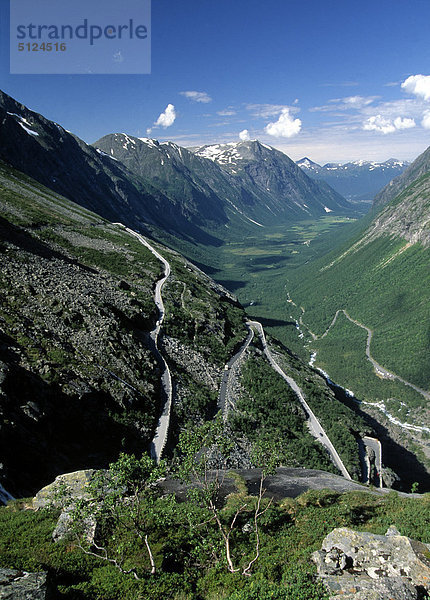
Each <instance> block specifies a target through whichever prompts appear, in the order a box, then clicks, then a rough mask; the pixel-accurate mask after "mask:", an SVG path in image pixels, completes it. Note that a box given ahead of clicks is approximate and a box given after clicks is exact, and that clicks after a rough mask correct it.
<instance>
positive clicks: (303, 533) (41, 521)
mask: <svg viewBox="0 0 430 600" xmlns="http://www.w3.org/2000/svg"><path fill="white" fill-rule="evenodd" d="M229 502H230V504H231V503H233V504H234V497H232V498H230V501H229ZM186 508H187V507H186V505H184V504H182V505H181V504H175V510H174V511H173V513H172V512H171V511H170V512H166V514H165V515H164V518H160V519H158V522H157V523H152V524H151V527H150V531H151V534H150V540H151V543H152V547H153V551H154V553H155V561H156V564H157V568H158V569H159V571H158V573H157V574H156V575H155V576H150V575H148V574H147V575H145V570H147V568H148V564H147V563H148V561H147V558H146V553H145V552H141V553H140V554H137V555H136V548H135V542H133V543H132V542H131V541H130V540H129V539H128V538H127V534H126V532H124V531H123V532H122V533H121V532H116V539H115V540H114V541H113V540H112V539H110V537H109V536H110V535H112V533H111V532H109V531H104V532H103V535H104V538H105V540H106V541H107V543H109V540H110V543H114V544H115V546H116V547H119V546H120V545H121V546H122V544H124V546H123V550H124V552H125V555H126V556H129V557H130V558H132V560H133V562H134V564H136V561H137V564H138V566H139V573H140V575H142V580H141V581H139V582H136V581H134V579H133V578H132V577H130V576H129V577H127V576H124V575H121V574H120V573H118V571H116V570H115V568H114V567H113V566H110V565H107V564H106V563H104V562H102V561H100V560H97V559H95V558H92V557H88V556H84V555H83V553H82V552H80V550H79V549H78V548H76V547H74V545H73V544H68V543H58V544H54V543H53V542H52V538H51V533H52V531H53V528H54V526H55V522H56V516H57V514H56V513H55V512H54V513H53V512H49V511H38V512H33V511H28V510H25V511H23V510H14V507H13V506H11V507H9V508H0V531H1V534H0V566H3V567H14V568H19V569H24V570H28V571H37V570H48V571H49V572H50V574H51V576H52V583H53V584H54V586H55V588H56V589H57V590H58V591H57V594H58V598H64V599H65V600H66V599H67V600H93V599H94V598H98V599H99V600H115V599H116V598H122V599H123V600H134V599H135V598H145V599H146V600H158V599H159V598H166V600H192V599H199V600H229V599H230V598H231V597H234V598H236V599H237V598H239V599H243V600H251V598H252V599H254V598H269V597H270V598H272V597H275V598H278V599H279V600H281V599H282V600H293V599H294V600H297V599H299V598H303V600H304V599H306V600H311V599H312V600H317V599H318V600H321V599H322V598H325V596H323V595H322V594H321V591H318V588H316V587H315V585H314V584H313V583H312V573H313V572H314V570H315V567H314V566H313V564H312V562H311V560H310V556H311V553H312V552H313V551H314V550H316V549H318V548H320V547H321V543H322V540H323V538H324V537H325V536H326V535H327V534H328V533H329V532H330V531H331V530H332V529H333V528H335V527H352V528H353V529H358V530H360V531H370V532H372V533H376V534H384V533H385V532H386V530H387V528H388V527H389V526H390V525H395V526H396V527H397V528H398V529H399V531H400V533H401V534H402V535H407V536H410V537H412V538H415V539H418V540H421V541H423V542H426V543H429V542H430V537H429V532H430V528H429V525H430V523H429V514H430V513H429V498H428V494H427V495H424V496H423V497H422V498H420V499H416V498H400V497H399V496H397V494H395V493H391V494H388V495H387V496H385V497H384V498H381V497H379V496H372V495H370V494H366V493H363V492H355V493H345V494H337V493H335V492H329V491H328V490H322V491H309V492H306V493H305V494H303V495H302V496H300V497H299V498H297V499H296V500H293V499H289V498H287V499H285V500H283V501H281V502H279V503H276V504H275V505H274V506H273V507H272V508H271V509H270V510H269V511H268V512H267V513H266V515H265V516H264V520H263V521H262V523H261V531H260V535H261V551H260V559H259V561H258V562H257V563H256V565H255V568H254V575H253V576H252V577H250V578H248V577H242V576H240V574H237V573H236V574H229V573H227V570H226V566H225V564H223V562H222V561H216V560H215V561H214V560H213V556H211V553H210V547H211V545H210V544H209V548H205V546H204V544H202V541H201V539H200V537H199V536H198V535H197V536H196V532H195V531H193V530H190V529H189V528H188V527H187V525H186V520H185V518H184V517H185V514H186V510H185V509H186ZM188 509H189V507H188ZM224 512H225V516H228V515H230V516H231V508H230V509H229V508H228V506H227V507H226V509H225V510H224ZM160 517H161V515H160ZM242 517H243V519H242V520H241V521H240V522H239V524H238V525H239V527H238V529H237V533H235V535H234V536H233V539H232V545H233V554H234V555H235V556H239V555H240V554H241V553H244V555H245V556H247V555H248V554H249V553H250V544H249V539H248V534H244V533H243V532H242V531H241V529H242V527H243V525H244V523H245V522H247V519H249V517H250V516H249V515H248V514H247V513H244V514H243V515H242ZM223 518H224V517H223ZM212 531H213V535H215V531H214V530H212ZM197 543H199V554H198V555H196V554H195V553H193V551H192V549H193V548H194V547H195V545H196V544H197ZM132 564H133V563H132ZM259 586H261V587H259ZM252 589H254V595H251V590H252ZM239 590H242V591H243V592H242V593H244V592H245V591H246V590H249V595H243V596H242V595H239V596H232V595H233V593H235V592H239ZM56 597H57V596H56Z"/></svg>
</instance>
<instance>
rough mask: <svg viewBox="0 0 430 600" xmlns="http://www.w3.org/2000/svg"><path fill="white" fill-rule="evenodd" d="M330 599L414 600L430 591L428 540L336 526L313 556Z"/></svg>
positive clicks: (395, 533) (394, 533) (394, 531)
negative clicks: (421, 540)
mask: <svg viewBox="0 0 430 600" xmlns="http://www.w3.org/2000/svg"><path fill="white" fill-rule="evenodd" d="M312 558H313V560H314V562H315V563H316V565H317V570H318V575H319V576H320V577H321V578H322V580H323V581H324V583H325V585H326V587H327V588H328V590H329V591H330V593H331V598H333V599H336V598H338V597H342V598H343V599H346V600H347V599H349V598H351V599H354V600H380V599H382V598H390V600H414V599H417V598H418V597H419V596H418V589H420V590H427V591H429V590H430V554H429V551H428V548H427V546H426V545H425V544H422V543H421V542H418V541H416V540H412V539H410V538H408V537H406V536H402V535H400V533H399V531H398V530H397V529H396V527H394V526H391V527H390V528H389V529H388V531H387V534H386V535H375V534H372V533H363V532H356V531H352V530H351V529H347V528H339V529H334V530H333V531H332V532H331V533H329V534H328V535H327V537H326V538H325V539H324V541H323V544H322V550H319V551H317V552H314V554H313V555H312Z"/></svg>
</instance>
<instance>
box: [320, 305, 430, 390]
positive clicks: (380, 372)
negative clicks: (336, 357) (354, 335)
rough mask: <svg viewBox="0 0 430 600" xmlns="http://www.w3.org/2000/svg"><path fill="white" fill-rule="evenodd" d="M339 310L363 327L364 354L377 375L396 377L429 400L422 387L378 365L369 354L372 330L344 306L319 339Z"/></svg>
mask: <svg viewBox="0 0 430 600" xmlns="http://www.w3.org/2000/svg"><path fill="white" fill-rule="evenodd" d="M341 312H342V313H343V314H344V315H345V317H346V318H347V319H348V320H349V321H351V323H354V325H357V326H358V327H361V328H362V329H364V330H365V331H366V332H367V342H366V356H367V359H368V360H369V361H370V362H371V363H372V366H373V368H374V369H375V372H376V374H377V375H379V376H380V377H382V378H383V379H397V381H401V382H402V383H403V384H404V385H407V386H409V387H411V388H412V389H413V390H415V391H416V392H418V393H419V394H421V395H422V396H424V398H426V399H427V400H430V392H427V391H426V390H423V389H421V388H419V387H418V386H416V385H414V384H413V383H410V382H409V381H406V379H403V378H402V377H399V375H396V374H395V373H392V372H391V371H388V370H387V369H385V368H384V367H383V366H382V365H380V364H379V363H378V362H377V361H376V360H375V359H374V358H373V356H372V355H371V354H370V343H371V341H372V337H373V331H372V330H371V329H369V327H366V325H363V324H362V323H360V322H359V321H357V320H356V319H353V318H352V317H351V316H350V315H349V314H348V313H347V312H346V310H345V309H344V308H342V309H339V310H337V311H336V314H335V315H334V318H333V321H332V322H331V323H330V325H329V326H328V327H327V329H326V330H325V332H324V333H323V334H322V335H321V337H320V338H319V339H322V338H324V337H325V336H326V335H327V334H328V332H329V331H330V329H331V328H332V327H333V325H334V324H335V323H336V320H337V317H338V316H339V313H341ZM316 339H318V338H316Z"/></svg>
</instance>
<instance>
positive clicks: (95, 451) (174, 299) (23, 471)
mask: <svg viewBox="0 0 430 600" xmlns="http://www.w3.org/2000/svg"><path fill="white" fill-rule="evenodd" d="M0 210H1V214H2V217H1V218H0V240H1V242H0V282H1V286H0V415H1V421H0V427H1V442H0V444H1V456H2V472H1V473H0V483H1V484H2V485H3V486H4V487H5V488H6V489H7V490H8V491H9V492H10V493H12V494H13V495H14V496H23V495H26V494H28V493H31V492H32V491H34V489H35V488H36V487H40V485H41V484H43V483H44V482H45V483H46V482H48V481H49V480H50V479H51V478H52V477H53V476H55V475H56V474H58V473H61V472H64V471H70V470H73V469H77V468H82V467H88V466H93V467H97V466H101V465H105V464H107V462H108V461H109V460H112V459H113V458H114V457H116V456H117V455H118V453H119V452H120V451H121V450H126V451H142V450H145V449H147V447H148V444H149V442H150V440H151V439H152V436H153V435H154V429H155V426H156V423H157V420H158V416H159V412H160V400H159V398H160V382H159V375H160V373H159V367H158V365H157V362H156V360H155V359H154V356H153V353H152V352H151V347H150V342H149V331H150V330H151V329H152V328H153V326H154V324H155V321H156V318H157V312H156V308H155V304H154V300H153V287H154V284H155V281H156V280H157V279H158V278H159V276H160V271H161V263H159V261H158V260H157V259H156V258H155V257H154V256H153V255H152V254H151V253H150V252H149V250H148V249H146V248H145V247H144V246H143V245H142V244H140V243H139V241H138V240H136V239H135V238H133V237H132V236H130V235H129V234H127V233H126V232H124V231H122V229H121V228H120V227H118V226H116V225H112V224H111V223H109V222H107V221H105V220H104V219H101V218H100V217H98V216H96V215H95V214H93V213H89V212H87V211H86V210H84V209H82V208H81V207H79V206H77V205H74V204H73V203H70V202H69V201H67V200H65V199H64V198H62V197H61V196H58V195H56V194H54V193H52V192H50V191H49V190H47V189H46V188H44V187H43V186H41V185H40V184H38V183H36V182H35V181H34V180H31V179H29V178H28V177H26V176H24V175H23V174H22V173H19V172H18V171H14V170H13V169H11V168H10V167H8V166H6V165H5V164H4V163H2V164H0ZM163 252H166V255H167V256H168V257H169V260H170V262H171V266H172V276H171V278H170V281H169V286H166V292H165V303H166V307H167V310H168V313H169V316H168V317H166V323H165V332H166V335H167V336H168V340H170V341H169V342H168V343H169V344H170V345H171V346H174V347H175V348H177V352H179V354H181V355H182V357H183V358H182V364H181V368H182V378H183V379H184V380H185V381H186V383H185V384H184V386H185V387H188V388H190V387H191V386H192V388H193V389H194V390H195V393H196V394H198V395H199V396H200V397H201V398H203V399H204V400H203V401H202V404H203V405H204V406H205V409H203V408H202V407H200V408H199V407H198V408H197V409H196V416H197V418H198V416H199V415H200V414H201V411H203V412H204V411H205V410H208V411H209V412H211V411H212V412H214V411H215V410H216V393H214V391H213V390H214V386H215V388H216V385H217V382H216V379H217V377H218V376H219V375H218V373H220V372H221V370H222V368H223V364H224V360H225V355H226V354H227V353H229V352H230V351H231V350H230V349H231V348H232V347H234V345H235V343H236V342H237V341H238V340H240V339H242V338H243V337H245V335H246V330H245V327H244V325H243V323H242V310H241V309H240V308H239V307H238V305H237V302H236V301H235V299H234V298H233V297H232V296H231V295H230V294H229V293H228V292H227V291H225V290H223V289H222V288H221V287H220V286H217V285H216V284H215V283H214V282H212V281H211V280H210V279H209V278H208V277H206V276H205V275H204V274H203V273H201V272H200V271H199V270H198V269H196V268H194V267H193V266H191V265H190V264H189V263H187V261H186V260H185V259H183V258H182V257H180V256H179V255H177V254H176V253H174V252H172V251H167V249H164V250H163ZM184 301H185V302H186V303H187V308H186V309H184V308H183V307H182V304H183V303H184ZM181 319H182V321H181ZM184 319H185V320H186V327H185V326H184V325H183V323H184ZM166 343H167V342H166ZM191 345H192V346H193V351H192V355H191V354H189V352H191V349H190V351H187V349H186V346H191ZM187 356H188V359H187ZM209 374H210V375H209ZM214 379H215V383H214ZM206 405H207V406H206ZM186 412H187V411H186V410H185V413H186Z"/></svg>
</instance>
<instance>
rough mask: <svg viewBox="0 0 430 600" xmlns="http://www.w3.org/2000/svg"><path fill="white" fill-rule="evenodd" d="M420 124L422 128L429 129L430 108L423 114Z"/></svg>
mask: <svg viewBox="0 0 430 600" xmlns="http://www.w3.org/2000/svg"><path fill="white" fill-rule="evenodd" d="M421 125H422V126H423V127H424V129H430V110H428V111H427V112H425V113H424V114H423V120H422V121H421Z"/></svg>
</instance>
